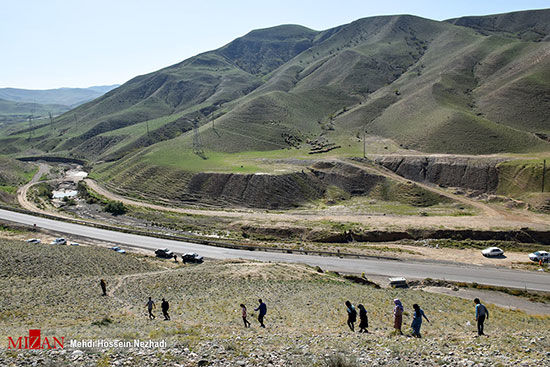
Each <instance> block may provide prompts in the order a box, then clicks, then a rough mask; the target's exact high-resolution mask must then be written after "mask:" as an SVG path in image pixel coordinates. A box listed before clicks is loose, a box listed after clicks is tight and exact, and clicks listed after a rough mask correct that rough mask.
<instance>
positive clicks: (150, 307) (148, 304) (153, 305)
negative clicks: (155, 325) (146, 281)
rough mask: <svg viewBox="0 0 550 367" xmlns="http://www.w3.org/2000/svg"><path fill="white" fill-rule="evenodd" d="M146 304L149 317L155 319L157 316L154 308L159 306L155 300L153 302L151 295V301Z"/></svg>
mask: <svg viewBox="0 0 550 367" xmlns="http://www.w3.org/2000/svg"><path fill="white" fill-rule="evenodd" d="M145 306H146V307H147V311H149V319H150V320H153V319H154V318H155V315H153V308H156V307H157V306H156V305H155V302H153V300H152V299H151V297H149V301H147V303H146V304H145Z"/></svg>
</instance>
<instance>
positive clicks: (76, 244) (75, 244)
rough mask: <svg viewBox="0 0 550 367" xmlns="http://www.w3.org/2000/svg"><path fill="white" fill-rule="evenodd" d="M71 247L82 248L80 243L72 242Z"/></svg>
mask: <svg viewBox="0 0 550 367" xmlns="http://www.w3.org/2000/svg"><path fill="white" fill-rule="evenodd" d="M70 245H71V246H80V243H78V242H71V243H70Z"/></svg>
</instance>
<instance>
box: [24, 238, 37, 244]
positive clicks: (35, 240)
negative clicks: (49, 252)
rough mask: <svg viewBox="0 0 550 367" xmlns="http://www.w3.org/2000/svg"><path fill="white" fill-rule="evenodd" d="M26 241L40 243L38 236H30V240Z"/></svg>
mask: <svg viewBox="0 0 550 367" xmlns="http://www.w3.org/2000/svg"><path fill="white" fill-rule="evenodd" d="M27 242H28V243H40V240H39V239H38V238H31V239H30V240H27Z"/></svg>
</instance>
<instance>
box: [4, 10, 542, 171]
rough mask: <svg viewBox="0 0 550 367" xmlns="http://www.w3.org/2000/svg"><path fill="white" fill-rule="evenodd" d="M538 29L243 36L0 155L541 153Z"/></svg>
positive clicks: (407, 26)
mask: <svg viewBox="0 0 550 367" xmlns="http://www.w3.org/2000/svg"><path fill="white" fill-rule="evenodd" d="M549 19H550V10H548V9H547V10H538V11H532V12H520V13H510V14H501V15H494V16H488V17H466V18H460V19H453V20H449V21H445V22H438V21H432V20H428V19H423V18H419V17H415V16H408V15H397V16H380V17H371V18H364V19H360V20H357V21H355V22H352V23H350V24H346V25H342V26H339V27H335V28H332V29H329V30H326V31H320V32H318V31H313V30H310V29H307V28H304V27H301V26H296V25H284V26H278V27H273V28H267V29H262V30H256V31H252V32H250V33H248V34H247V35H245V36H243V37H241V38H238V39H236V40H235V41H233V42H231V43H229V44H228V45H226V46H224V47H222V48H220V49H218V50H214V51H210V52H206V53H203V54H200V55H197V56H195V57H192V58H190V59H187V60H184V61H182V62H181V63H178V64H176V65H172V66H170V67H167V68H165V69H162V70H159V71H156V72H153V73H150V74H147V75H142V76H138V77H136V78H134V79H132V80H130V81H129V82H127V83H126V84H124V85H122V86H121V87H119V88H117V89H115V90H113V91H111V92H109V93H107V94H105V95H104V96H102V97H101V98H98V99H96V100H94V101H92V102H89V103H86V104H84V105H82V106H79V107H78V108H76V109H74V110H72V111H70V112H69V113H66V114H64V115H62V116H60V117H59V118H57V119H56V120H55V123H54V126H45V125H44V126H41V125H37V127H36V128H35V130H36V131H35V132H34V137H33V138H32V139H29V138H28V136H27V135H25V134H24V133H21V132H18V131H11V132H10V134H11V135H10V138H9V141H6V140H4V142H5V143H6V144H10V146H9V148H6V149H11V151H12V152H21V154H22V153H23V152H25V151H29V150H32V151H36V150H40V151H43V152H44V153H48V154H55V155H72V156H75V157H81V158H85V159H90V160H108V161H115V160H119V159H121V158H123V157H125V158H131V157H132V156H133V155H135V159H139V160H141V158H143V157H147V160H148V161H150V162H153V164H162V162H161V159H160V157H164V158H166V157H168V156H170V157H171V158H170V160H171V161H174V160H177V157H186V156H188V153H189V152H193V150H194V151H196V152H197V153H200V154H203V153H201V151H208V152H217V153H224V154H226V153H239V152H247V151H281V150H282V149H294V148H300V149H301V150H302V151H303V152H307V151H308V150H312V151H315V152H324V151H328V150H333V149H335V150H333V152H332V153H331V154H337V155H338V154H346V153H348V152H350V151H354V152H355V151H359V150H360V144H361V139H360V137H361V136H362V135H363V133H364V132H365V131H367V134H369V135H373V136H379V137H383V138H389V139H392V140H393V141H395V142H396V143H397V144H399V145H401V147H402V148H404V149H414V150H418V151H424V152H441V153H462V154H488V153H498V152H512V153H523V152H540V151H549V150H550V143H549V141H548V140H549V138H548V137H549V136H550V117H549V116H550V113H549V112H550V98H549V96H550V42H548V40H549V39H548V35H549V29H550V26H549V24H550V21H549ZM194 125H195V126H200V129H199V130H198V131H199V133H200V134H199V135H200V136H197V134H193V133H192V132H191V130H192V129H193V126H194ZM1 139H2V137H1V136H0V140H1ZM193 147H194V148H193ZM338 147H343V148H340V149H338ZM136 154H137V155H136ZM181 159H183V158H181ZM178 165H181V166H183V167H184V166H185V161H184V159H183V160H182V161H181V162H180V164H178Z"/></svg>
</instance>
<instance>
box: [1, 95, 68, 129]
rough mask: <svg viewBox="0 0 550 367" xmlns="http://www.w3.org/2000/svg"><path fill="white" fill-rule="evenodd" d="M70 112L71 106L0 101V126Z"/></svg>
mask: <svg viewBox="0 0 550 367" xmlns="http://www.w3.org/2000/svg"><path fill="white" fill-rule="evenodd" d="M68 110H70V107H69V106H64V105H59V104H39V103H28V102H14V101H6V100H4V99H0V125H2V124H8V123H14V122H22V121H26V120H28V119H29V118H30V117H31V116H33V117H46V116H49V115H48V114H49V113H51V114H52V115H54V116H55V115H60V114H61V113H63V112H67V111H68Z"/></svg>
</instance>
